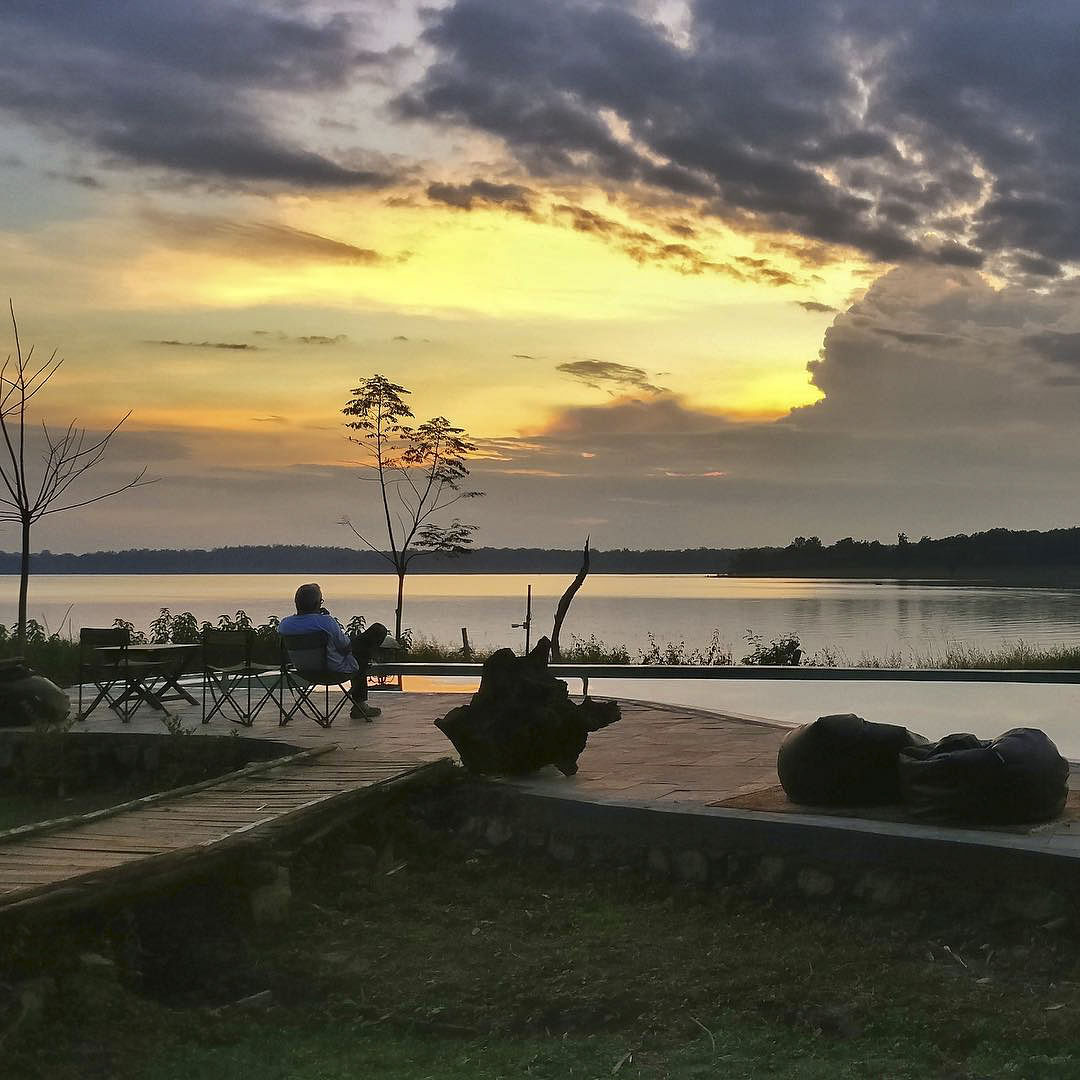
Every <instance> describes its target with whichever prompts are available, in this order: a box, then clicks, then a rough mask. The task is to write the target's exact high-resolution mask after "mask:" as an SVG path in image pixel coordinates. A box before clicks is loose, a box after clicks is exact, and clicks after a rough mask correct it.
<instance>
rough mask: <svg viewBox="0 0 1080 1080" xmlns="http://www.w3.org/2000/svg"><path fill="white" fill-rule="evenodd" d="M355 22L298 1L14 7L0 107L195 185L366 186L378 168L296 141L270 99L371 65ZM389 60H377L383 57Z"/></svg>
mask: <svg viewBox="0 0 1080 1080" xmlns="http://www.w3.org/2000/svg"><path fill="white" fill-rule="evenodd" d="M355 37H356V27H355V24H354V21H350V20H349V19H348V18H346V17H345V16H342V15H335V16H332V17H330V18H324V19H320V18H317V17H314V16H309V15H306V14H304V13H303V12H301V11H299V10H298V9H297V7H296V6H290V7H278V6H276V5H268V4H261V3H257V2H255V0H239V2H236V3H229V4H222V3H216V2H214V0H192V2H191V3H188V4H184V5H183V6H182V8H181V7H178V6H176V5H169V4H147V3H141V2H139V0H118V2H115V3H110V4H108V5H86V4H83V3H80V2H78V0H52V2H48V3H38V2H36V0H11V2H10V3H7V4H6V5H5V7H4V12H3V26H2V32H0V109H6V110H7V111H8V112H9V113H10V114H12V115H14V116H16V117H18V118H20V119H22V120H23V121H25V122H27V123H28V124H31V125H33V126H35V127H37V128H39V129H42V130H48V131H52V132H54V133H57V134H60V135H63V136H65V137H66V138H68V139H71V140H74V141H77V142H80V143H83V144H85V145H88V146H90V147H92V148H94V149H96V150H97V151H99V152H100V153H101V155H103V156H104V157H105V158H106V159H107V160H110V161H112V162H119V163H123V164H128V165H135V166H148V167H153V168H156V169H159V170H160V169H164V170H166V171H169V172H174V173H179V174H181V175H183V176H187V177H194V178H196V179H211V178H212V179H215V180H216V179H220V178H225V179H228V180H233V181H249V182H254V183H260V182H262V183H284V184H298V185H301V186H311V187H360V188H377V187H382V186H385V185H387V184H389V183H391V182H392V180H393V179H394V177H393V175H392V172H391V171H390V170H388V169H387V168H386V167H385V166H384V165H382V164H381V163H375V164H366V163H357V162H356V161H338V160H333V159H331V158H329V157H327V156H326V155H324V154H322V153H319V152H317V151H314V150H311V149H308V148H305V147H303V146H297V145H295V144H294V143H293V142H292V141H291V139H290V138H289V137H288V136H286V135H285V134H283V133H282V132H280V131H279V130H278V129H277V125H276V124H275V122H274V121H275V116H274V108H275V107H274V105H273V104H272V103H271V102H270V101H269V98H268V96H267V95H271V94H275V93H276V94H282V93H284V94H289V95H292V97H293V99H294V100H296V101H297V103H299V101H300V100H301V99H303V98H304V97H305V96H307V95H315V94H319V93H325V92H327V91H334V90H342V89H345V88H346V87H348V86H349V84H350V82H351V81H352V79H353V78H355V77H357V76H358V75H360V74H363V73H364V72H365V71H367V70H369V69H370V68H371V67H372V66H373V65H374V64H377V63H378V58H377V57H375V56H373V55H372V54H370V53H369V52H365V51H364V50H363V49H362V48H360V47H358V45H357V43H356V41H355ZM391 60H392V58H387V62H391Z"/></svg>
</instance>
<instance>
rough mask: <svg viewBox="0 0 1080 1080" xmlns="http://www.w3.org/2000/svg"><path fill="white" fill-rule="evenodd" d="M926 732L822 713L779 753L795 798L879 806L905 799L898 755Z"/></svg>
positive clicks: (787, 786) (779, 767) (785, 779)
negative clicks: (902, 792) (919, 733)
mask: <svg viewBox="0 0 1080 1080" xmlns="http://www.w3.org/2000/svg"><path fill="white" fill-rule="evenodd" d="M925 742H926V739H924V738H923V736H921V735H915V734H913V733H912V732H910V731H908V730H907V728H902V727H896V726H895V725H893V724H872V723H869V722H868V721H866V720H864V719H863V718H862V717H861V716H855V715H854V713H841V714H838V715H835V716H822V717H819V718H818V719H817V720H815V721H814V722H813V723H812V724H803V725H802V727H797V728H795V730H794V731H792V732H791V733H790V734H789V735H788V736H787V737H786V738H785V739H784V741H783V743H781V745H780V752H779V753H778V754H777V758H776V771H777V773H779V775H780V783H781V784H782V785H783V787H784V791H785V792H787V796H788V798H789V799H791V801H792V802H797V803H807V804H810V805H816V806H876V805H880V804H882V803H897V802H899V801H900V783H899V778H898V776H897V768H896V766H897V759H898V755H899V753H900V751H901V750H903V749H904V748H905V747H908V746H915V745H918V744H922V743H925Z"/></svg>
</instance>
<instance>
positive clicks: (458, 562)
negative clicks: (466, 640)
mask: <svg viewBox="0 0 1080 1080" xmlns="http://www.w3.org/2000/svg"><path fill="white" fill-rule="evenodd" d="M735 554H736V552H735V551H734V550H732V549H726V548H695V549H691V550H683V551H633V550H630V549H626V548H624V549H622V550H616V551H593V552H592V558H593V562H592V571H593V573H601V574H603V573H608V574H690V573H702V574H711V573H718V572H722V571H724V570H725V569H727V567H728V565H729V564H730V562H731V559H732V557H733V556H734V555H735ZM19 559H20V556H19V553H17V552H0V573H6V574H10V573H17V572H18V570H19ZM580 564H581V551H580V549H577V548H573V549H569V548H568V549H565V550H562V549H549V548H491V547H478V548H474V549H472V550H470V551H468V552H466V553H465V554H462V555H458V556H456V557H450V556H443V555H439V554H432V555H430V556H429V557H428V558H427V559H426V560H425V561H424V562H423V563H422V564H418V565H417V568H416V570H414V571H413V572H414V573H442V574H461V573H475V574H502V573H507V574H509V573H536V574H544V573H552V574H563V573H570V574H574V573H577V570H578V567H579V566H580ZM33 568H34V573H37V574H275V573H280V574H294V573H295V574H320V573H323V574H376V573H378V574H381V573H385V572H386V561H385V559H384V557H383V556H382V555H380V554H379V553H378V552H375V551H360V550H357V549H355V548H344V547H307V546H305V545H302V544H274V545H263V546H253V545H242V546H238V547H220V548H212V549H210V550H180V549H144V548H137V549H132V550H127V551H93V552H89V553H88V554H85V555H72V554H60V553H57V552H52V551H48V550H46V551H41V552H38V553H36V554H35V555H34V557H33Z"/></svg>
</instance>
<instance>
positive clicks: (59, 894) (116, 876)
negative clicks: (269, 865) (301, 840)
mask: <svg viewBox="0 0 1080 1080" xmlns="http://www.w3.org/2000/svg"><path fill="white" fill-rule="evenodd" d="M449 765H450V763H449V761H447V760H445V759H444V760H442V761H437V762H429V763H421V764H412V765H408V764H406V765H403V767H402V768H401V769H400V770H399V773H398V774H397V775H396V776H392V777H389V778H387V779H385V780H381V781H378V782H376V783H373V784H364V785H362V786H355V787H351V788H345V789H343V790H336V791H334V792H332V793H330V794H327V795H319V796H317V797H315V798H309V799H308V800H307V801H304V802H300V803H299V805H297V806H296V807H295V809H293V810H291V811H289V812H286V813H284V814H277V815H274V814H269V815H265V814H264V815H260V816H258V817H257V818H256V819H255V820H253V821H250V822H249V823H247V824H245V825H242V826H240V827H239V828H236V827H233V826H231V825H230V826H221V825H201V824H200V825H193V826H192V827H191V829H190V834H189V837H188V843H187V845H186V846H184V847H181V848H175V849H173V850H165V851H160V852H157V853H153V854H148V855H145V856H144V857H142V858H134V859H123V860H122V861H121V864H120V865H117V864H115V863H113V864H111V865H108V866H106V867H102V868H100V869H97V868H92V869H84V868H82V867H77V868H75V869H76V870H77V871H80V870H82V871H83V872H76V873H75V874H72V875H70V876H67V875H65V876H62V877H60V878H57V879H51V878H50V879H49V880H46V881H32V880H30V879H31V878H33V877H35V875H36V876H37V877H44V876H45V875H42V874H41V873H40V872H39V871H32V870H30V868H29V867H28V868H27V870H26V871H25V873H21V874H20V875H19V876H20V878H25V879H26V880H25V881H24V882H22V883H20V884H19V885H17V887H16V888H14V889H11V888H10V887H9V884H8V883H7V882H6V881H5V880H4V875H3V873H2V872H0V917H2V916H7V915H10V914H16V913H20V912H23V911H27V910H41V911H46V910H49V911H59V910H67V909H71V908H78V907H82V906H86V905H87V904H90V903H93V904H95V905H103V906H108V905H110V904H112V903H115V902H128V901H130V899H131V897H132V896H133V895H138V894H141V893H142V892H144V891H150V890H153V889H157V888H161V887H164V886H165V885H166V884H167V883H168V882H170V881H174V880H182V879H183V878H185V877H188V876H190V875H191V874H193V873H202V872H212V871H213V870H214V868H215V867H216V866H218V865H220V864H221V863H222V861H228V860H231V859H234V858H235V857H237V855H239V854H241V853H243V852H244V851H252V852H253V851H256V850H258V849H259V848H260V847H261V846H263V845H264V844H265V843H268V842H271V843H278V842H280V841H281V838H282V837H285V836H289V835H294V834H302V833H304V832H305V831H308V830H310V828H311V827H312V824H313V823H314V822H315V821H320V822H322V823H323V824H325V821H324V820H323V819H324V818H326V820H329V819H330V818H331V817H332V816H333V813H334V812H342V813H343V814H344V813H345V811H346V807H348V809H349V810H352V809H353V807H354V805H355V803H356V802H357V801H359V800H362V799H364V798H366V797H370V796H371V794H372V793H378V794H383V793H385V792H386V791H387V790H388V789H390V788H396V787H399V786H401V785H403V784H410V783H412V782H413V781H414V779H415V778H416V777H418V776H420V775H422V774H423V772H424V771H425V770H433V771H437V772H440V773H443V772H444V770H445V769H447V768H448V767H449ZM328 812H329V813H328ZM143 813H145V811H136V814H137V815H138V816H141V815H142V814H143ZM87 828H88V829H89V828H93V826H92V825H91V826H88V827H87ZM82 831H83V832H85V831H86V830H85V829H84V830H82ZM151 831H153V830H151ZM145 837H146V834H145V833H143V832H142V830H140V835H139V836H138V837H137V839H140V840H145ZM58 839H59V840H62V838H58V837H56V836H55V834H54V835H52V836H50V837H41V838H40V840H41V841H45V840H52V841H53V843H55V842H57V840H58ZM120 839H122V838H118V839H117V842H119V840H120ZM54 854H55V849H54Z"/></svg>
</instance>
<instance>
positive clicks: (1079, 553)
mask: <svg viewBox="0 0 1080 1080" xmlns="http://www.w3.org/2000/svg"><path fill="white" fill-rule="evenodd" d="M591 558H592V566H591V571H592V573H599V574H717V573H719V574H724V573H726V574H731V575H735V576H740V577H753V576H756V575H766V576H767V575H785V574H790V575H793V576H804V577H871V576H872V577H899V578H903V577H927V578H933V577H946V578H984V579H993V578H1011V579H1016V580H1031V581H1040V582H1041V581H1052V580H1065V579H1069V580H1080V527H1077V528H1072V529H1051V530H1049V531H1048V532H1036V531H1035V530H1013V529H990V530H988V531H987V532H981V533H974V534H972V535H971V536H967V535H964V534H958V535H956V536H945V537H941V538H939V539H936V540H935V539H931V538H930V537H929V536H924V537H923V538H922V539H921V540H918V541H914V540H910V539H909V538H908V537H907V536H906V535H905V534H904V533H900V534H899V535H898V536H897V542H896V543H895V544H882V543H881V542H880V541H878V540H855V539H853V538H852V537H850V536H846V537H844V538H843V539H842V540H837V541H836V542H835V543H833V544H823V543H822V542H821V540H820V539H819V538H818V537H816V536H810V537H805V536H797V537H796V538H795V539H794V540H792V542H791V543H790V544H788V545H787V547H756V548H704V547H703V548H684V549H682V550H671V551H657V550H645V551H636V550H633V549H630V548H621V549H615V550H611V551H596V550H592V552H591ZM19 562H20V554H19V553H18V552H0V573H6V574H12V573H18V572H19ZM33 564H34V572H35V573H38V574H140V573H146V574H274V573H279V574H310V575H316V574H320V573H321V574H378V573H385V572H386V561H385V558H384V557H383V556H382V555H380V554H379V553H378V552H375V551H362V550H357V549H355V548H345V547H308V546H305V545H302V544H274V545H263V546H254V545H241V546H238V547H219V548H211V549H209V550H179V549H148V548H138V549H133V550H128V551H94V552H90V553H88V554H85V555H72V554H59V553H56V552H52V551H41V552H39V553H37V554H35V555H34V557H33ZM580 564H581V551H580V549H576V548H566V549H562V548H494V547H478V548H474V549H472V550H470V551H468V552H466V553H465V554H462V555H459V556H457V557H449V556H443V555H439V554H432V555H431V556H430V557H429V558H427V559H426V561H425V562H424V563H423V564H418V566H417V569H416V571H414V572H416V573H440V574H461V573H472V574H526V573H532V574H575V573H577V571H578V568H579V566H580Z"/></svg>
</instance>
